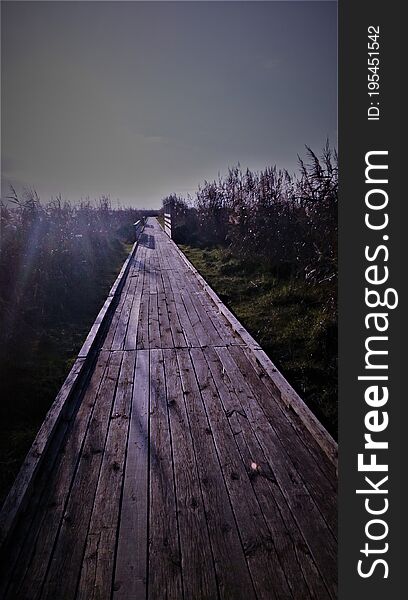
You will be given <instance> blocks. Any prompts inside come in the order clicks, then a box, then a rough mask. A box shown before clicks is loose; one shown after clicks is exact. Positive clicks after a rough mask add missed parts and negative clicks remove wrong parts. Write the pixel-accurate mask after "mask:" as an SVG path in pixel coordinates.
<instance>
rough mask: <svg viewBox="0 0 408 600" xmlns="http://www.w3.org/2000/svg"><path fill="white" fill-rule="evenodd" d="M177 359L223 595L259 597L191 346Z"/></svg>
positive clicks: (249, 598)
mask: <svg viewBox="0 0 408 600" xmlns="http://www.w3.org/2000/svg"><path fill="white" fill-rule="evenodd" d="M176 352H177V359H178V362H179V367H180V375H181V381H182V386H183V393H184V399H185V405H186V410H187V415H188V419H189V424H190V430H191V434H192V439H193V443H194V448H195V455H196V459H197V468H198V473H199V477H200V483H201V489H202V494H203V500H204V506H205V511H206V516H207V523H208V530H209V534H210V541H211V546H212V550H213V555H214V561H215V568H216V572H217V578H218V583H219V590H220V598H243V599H244V598H245V599H248V600H252V599H254V598H256V595H255V591H254V588H253V583H252V579H251V576H250V573H249V571H248V564H247V561H246V558H245V554H244V550H243V547H242V545H241V540H240V534H239V531H238V528H237V524H236V521H235V519H234V515H233V512H232V509H231V504H230V501H229V497H228V493H227V490H226V487H225V482H224V479H223V477H222V473H221V470H220V463H219V460H218V456H217V452H216V449H215V445H214V440H213V437H212V435H211V429H210V426H209V423H208V419H207V415H206V413H205V410H204V406H203V402H202V398H201V395H200V391H199V389H198V383H197V380H196V377H195V374H194V367H193V364H192V362H191V357H190V355H189V352H188V350H185V349H180V350H177V351H176Z"/></svg>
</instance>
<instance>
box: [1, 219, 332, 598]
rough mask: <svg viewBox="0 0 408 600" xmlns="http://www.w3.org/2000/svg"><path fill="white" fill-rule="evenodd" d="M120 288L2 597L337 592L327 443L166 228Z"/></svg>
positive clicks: (30, 511)
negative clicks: (186, 258)
mask: <svg viewBox="0 0 408 600" xmlns="http://www.w3.org/2000/svg"><path fill="white" fill-rule="evenodd" d="M121 286H123V287H121V291H120V293H118V294H117V293H116V292H115V294H116V296H115V298H116V299H115V304H114V308H113V310H112V314H111V316H110V317H109V323H108V325H107V326H106V328H105V330H104V331H103V335H102V334H101V333H99V334H98V335H99V337H96V338H95V339H96V342H95V340H94V342H93V343H94V344H95V343H97V348H96V351H95V352H94V355H93V357H92V367H91V368H90V369H89V370H88V371H87V372H86V375H81V376H80V377H78V379H76V378H77V375H78V373H79V372H80V371H81V369H82V368H83V364H84V361H85V358H83V357H82V355H81V354H80V356H79V359H78V360H79V363H78V365H79V366H78V367H76V370H75V369H74V370H73V372H71V375H70V378H68V381H67V383H66V386H68V388H69V394H70V396H69V399H68V400H69V401H68V400H67V399H66V398H65V396H64V394H65V392H64V390H62V392H61V394H60V396H59V399H57V408H55V409H54V413H53V412H52V411H51V415H50V416H49V417H48V418H47V419H48V420H47V423H48V424H47V423H46V424H45V425H44V427H45V428H46V429H45V431H49V428H50V425H49V423H50V422H52V423H54V421H55V426H53V429H52V435H51V434H49V438H50V439H48V438H47V440H45V441H44V440H42V438H41V439H39V440H38V441H37V442H36V444H37V445H35V446H34V449H33V450H32V453H31V457H28V459H27V465H26V466H25V467H24V468H23V470H22V474H21V475H20V478H19V483H17V484H16V487H15V490H14V491H12V494H11V500H10V499H9V501H8V503H7V502H6V505H7V506H6V508H5V510H7V511H8V514H9V513H10V512H11V513H12V516H13V518H12V519H11V517H9V516H8V514H4V511H3V516H2V523H3V524H4V523H5V522H6V523H7V527H6V529H5V530H4V531H3V537H4V542H3V550H2V567H1V584H0V597H1V598H7V599H26V600H35V599H40V598H41V599H49V600H64V599H67V600H72V599H74V598H79V599H83V600H91V599H101V600H108V599H110V598H114V599H115V600H119V599H120V600H139V599H145V598H149V599H154V600H165V599H168V600H171V599H173V600H183V599H184V600H201V599H208V600H217V599H220V600H224V599H225V600H226V599H228V600H241V599H242V600H251V599H260V600H261V599H262V600H271V599H274V598H292V599H296V600H307V599H311V598H316V599H319V600H320V599H326V598H336V578H337V566H336V555H337V543H336V534H337V506H336V459H335V452H336V446H335V444H334V442H333V441H332V440H331V438H330V436H329V435H328V434H327V433H326V432H325V431H324V429H323V428H322V427H321V426H319V424H318V422H317V421H316V420H315V419H314V418H313V416H312V415H311V414H310V413H309V411H308V410H307V409H306V408H305V407H304V405H303V404H302V403H301V402H300V401H299V399H297V398H296V395H295V394H294V392H293V390H291V389H290V388H289V386H288V385H287V383H286V382H285V381H284V380H283V378H281V376H280V374H279V373H277V372H276V371H275V370H274V367H273V365H272V364H271V363H268V362H267V361H265V356H264V355H263V353H262V352H261V350H260V349H259V347H257V346H256V344H255V343H254V342H253V340H252V338H250V336H249V335H248V334H247V333H246V332H245V330H243V328H242V327H241V326H240V324H239V323H238V322H237V321H236V320H234V318H233V317H232V315H230V314H229V313H228V311H227V310H226V309H225V307H224V306H223V305H222V304H221V302H220V301H219V300H218V299H217V298H216V297H215V295H214V294H213V293H212V292H211V290H209V289H208V286H206V285H205V282H204V281H203V280H202V279H201V278H200V277H199V276H198V274H197V273H196V272H195V270H194V269H192V268H191V266H190V265H189V264H188V262H187V261H186V260H185V258H184V257H183V255H182V254H181V252H180V251H179V250H178V248H177V247H176V245H175V244H174V243H173V242H172V241H171V240H170V239H169V238H168V237H167V236H166V234H165V233H164V232H163V230H162V229H161V228H160V226H159V225H158V223H157V221H156V220H155V219H149V220H148V223H147V225H146V227H145V230H144V233H143V234H142V236H141V239H140V243H139V245H138V246H137V248H136V249H135V251H134V253H133V255H132V257H131V258H130V262H129V264H128V267H127V270H126V271H124V272H123V273H122V283H121ZM112 297H113V296H112ZM97 326H98V323H96V326H95V327H97ZM87 360H88V362H89V359H87ZM81 361H82V362H81ZM72 382H75V390H74V393H73V392H72V390H71V387H70V386H71V385H73V384H72ZM285 386H286V387H285ZM291 397H292V398H294V404H293V405H292V404H291V401H290V398H291ZM61 398H65V400H64V403H65V404H64V411H62V413H61V414H62V416H59V417H58V420H57V419H56V417H55V414H57V412H58V411H60V409H61V406H62V401H63V400H62V399H61ZM58 402H59V403H60V404H59V405H58ZM67 406H68V408H67ZM57 409H58V410H57ZM58 415H59V412H58ZM47 427H48V429H47ZM41 435H42V436H43V435H44V434H41ZM40 437H41V436H40ZM41 444H42V445H41ZM39 446H41V450H38V447H39ZM40 458H41V460H40ZM33 465H34V466H33ZM24 469H25V470H24ZM22 490H23V491H22ZM13 494H14V495H13ZM20 496H21V497H20ZM16 506H17V508H18V510H17V508H15V507H16ZM13 511H14V512H13ZM11 521H12V522H11Z"/></svg>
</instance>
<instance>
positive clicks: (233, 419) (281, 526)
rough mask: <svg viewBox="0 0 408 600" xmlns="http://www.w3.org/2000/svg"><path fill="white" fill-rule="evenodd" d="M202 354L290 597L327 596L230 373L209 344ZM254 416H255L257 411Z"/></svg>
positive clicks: (326, 591) (316, 568) (320, 597)
mask: <svg viewBox="0 0 408 600" xmlns="http://www.w3.org/2000/svg"><path fill="white" fill-rule="evenodd" d="M204 355H205V358H206V360H207V364H208V366H209V368H210V371H211V374H212V376H213V378H214V382H215V384H216V386H217V390H218V393H219V396H220V398H221V400H222V404H223V407H224V410H225V412H226V414H227V416H228V418H229V421H230V425H231V428H232V431H233V434H234V439H235V442H236V443H237V446H238V448H239V451H240V454H241V457H242V460H243V462H244V464H245V466H246V469H247V472H248V475H249V478H250V480H251V484H252V486H253V488H254V491H255V494H256V496H257V499H258V502H259V505H260V507H261V510H262V512H263V515H264V517H265V520H266V522H267V524H268V527H269V530H270V532H271V535H272V537H273V540H274V542H275V545H276V548H277V552H278V555H279V557H280V560H281V562H282V566H283V569H284V571H285V574H286V578H287V580H288V583H289V585H290V588H291V591H292V595H293V597H294V598H298V597H299V598H302V599H303V598H305V599H306V598H319V599H323V598H329V597H330V596H329V594H328V590H327V588H326V586H325V585H324V583H323V581H322V578H321V576H320V573H319V571H318V566H317V565H316V563H315V561H314V559H313V557H312V556H311V553H310V551H309V549H308V547H307V545H306V541H305V539H304V538H303V536H302V534H301V531H300V530H299V528H298V526H297V524H296V522H295V520H294V518H293V515H292V513H291V511H290V508H289V506H288V504H287V502H286V500H285V499H284V496H283V494H282V492H281V490H280V488H279V486H278V484H277V481H276V478H275V476H274V474H273V471H272V469H271V467H270V466H269V464H268V460H267V457H266V456H265V453H264V451H263V449H262V447H261V445H260V444H259V441H258V439H257V437H256V432H255V431H254V428H253V425H252V423H251V421H250V418H249V417H248V416H247V414H246V412H245V410H244V406H242V404H241V402H240V399H239V398H238V396H237V394H236V390H235V386H234V383H233V378H234V375H233V373H230V372H229V371H227V370H226V369H225V368H224V366H223V365H222V362H221V361H220V359H219V357H218V355H217V354H216V352H215V351H214V350H213V349H212V348H207V349H205V351H204ZM244 405H245V403H244ZM249 416H251V415H249ZM255 416H256V418H257V417H258V415H255Z"/></svg>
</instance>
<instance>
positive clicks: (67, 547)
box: [41, 352, 122, 600]
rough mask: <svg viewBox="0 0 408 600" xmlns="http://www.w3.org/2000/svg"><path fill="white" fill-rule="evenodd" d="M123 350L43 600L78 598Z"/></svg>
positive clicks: (96, 416) (95, 419) (98, 409)
mask: <svg viewBox="0 0 408 600" xmlns="http://www.w3.org/2000/svg"><path fill="white" fill-rule="evenodd" d="M121 361H122V352H114V353H112V355H111V359H110V362H109V366H108V369H107V373H106V376H105V377H104V380H103V382H102V385H101V388H100V390H99V393H98V397H97V399H96V403H95V407H94V411H93V414H92V418H91V420H90V423H89V427H88V430H87V432H86V437H85V442H84V447H83V449H82V452H81V454H80V458H79V463H78V468H77V471H76V473H75V478H74V481H73V484H72V487H71V490H70V494H69V497H68V501H67V505H66V508H65V511H64V518H63V520H62V524H61V528H60V530H59V533H58V537H57V541H56V543H55V547H54V549H53V554H52V558H51V561H50V565H49V569H48V573H47V577H46V579H45V584H44V588H43V591H42V594H41V598H42V599H44V600H45V599H48V600H55V598H63V597H65V598H74V597H75V593H76V589H77V585H78V578H79V574H80V572H81V564H82V558H83V555H84V550H85V543H86V535H87V530H88V526H89V522H90V517H91V512H92V508H93V502H94V497H95V492H96V486H97V483H98V476H99V472H100V468H101V463H102V457H103V453H104V449H105V444H106V438H107V433H108V425H109V416H110V414H111V411H112V406H113V401H114V397H115V390H116V385H117V381H118V377H119V371H120V365H121Z"/></svg>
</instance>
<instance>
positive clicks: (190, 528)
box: [163, 350, 218, 600]
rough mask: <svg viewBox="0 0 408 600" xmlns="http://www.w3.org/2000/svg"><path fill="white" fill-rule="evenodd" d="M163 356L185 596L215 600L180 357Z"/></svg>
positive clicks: (215, 594)
mask: <svg viewBox="0 0 408 600" xmlns="http://www.w3.org/2000/svg"><path fill="white" fill-rule="evenodd" d="M163 356H164V366H165V373H166V389H167V405H168V410H169V417H170V427H171V437H172V447H173V459H174V473H175V484H176V497H177V506H178V523H179V532H180V545H181V568H182V572H183V587H184V596H185V598H194V599H195V600H204V599H207V600H213V599H215V598H217V597H218V592H217V585H216V576H215V571H214V561H213V556H212V552H211V546H210V541H209V536H208V530H207V523H206V519H205V513H204V507H203V500H202V495H201V488H200V483H199V477H198V472H197V465H196V459H195V452H194V446H193V441H192V437H191V431H190V427H189V423H188V418H187V413H186V407H185V404H184V399H183V389H182V386H181V379H180V373H179V367H178V363H177V355H176V352H175V351H174V350H164V351H163Z"/></svg>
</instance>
